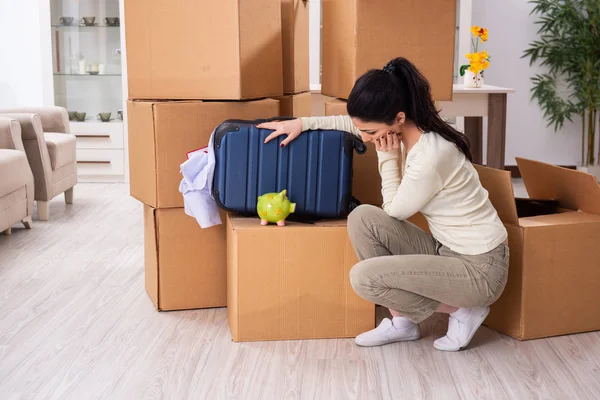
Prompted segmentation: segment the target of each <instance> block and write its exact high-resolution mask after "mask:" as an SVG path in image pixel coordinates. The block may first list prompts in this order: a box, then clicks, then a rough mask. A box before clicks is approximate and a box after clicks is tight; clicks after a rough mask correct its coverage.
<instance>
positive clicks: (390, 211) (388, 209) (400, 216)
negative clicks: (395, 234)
mask: <svg viewBox="0 0 600 400" xmlns="http://www.w3.org/2000/svg"><path fill="white" fill-rule="evenodd" d="M383 211H385V213H386V214H387V215H389V216H390V217H392V218H395V219H397V220H399V221H405V220H407V219H408V218H410V217H412V216H413V215H414V214H416V212H412V213H411V212H409V211H408V210H406V209H402V208H398V207H392V205H391V204H387V205H384V206H383Z"/></svg>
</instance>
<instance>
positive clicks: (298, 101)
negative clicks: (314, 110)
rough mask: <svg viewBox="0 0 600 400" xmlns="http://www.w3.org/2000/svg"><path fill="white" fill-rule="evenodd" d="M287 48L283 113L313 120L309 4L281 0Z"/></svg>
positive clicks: (280, 102)
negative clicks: (310, 78)
mask: <svg viewBox="0 0 600 400" xmlns="http://www.w3.org/2000/svg"><path fill="white" fill-rule="evenodd" d="M281 29H282V32H281V33H282V34H281V36H282V48H283V93H284V95H283V96H280V97H277V100H279V104H280V111H279V114H280V115H281V116H286V117H309V116H310V115H311V96H310V91H309V88H310V84H309V61H308V57H309V45H308V43H309V42H308V30H309V2H308V1H307V0H281Z"/></svg>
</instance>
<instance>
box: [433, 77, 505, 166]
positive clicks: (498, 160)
mask: <svg viewBox="0 0 600 400" xmlns="http://www.w3.org/2000/svg"><path fill="white" fill-rule="evenodd" d="M452 92H453V96H452V101H439V102H437V103H436V106H437V107H438V109H440V115H441V116H443V117H465V134H466V135H467V137H468V138H469V140H470V141H471V152H472V154H473V161H474V162H475V163H476V164H481V163H482V161H483V159H482V154H483V141H482V135H483V117H488V130H487V135H488V140H487V163H486V165H487V166H488V167H491V168H498V169H504V154H505V146H506V101H507V94H508V93H513V92H514V89H510V88H504V87H498V86H490V85H484V86H483V87H482V88H479V89H471V88H465V87H464V85H462V84H460V85H454V87H453V91H452Z"/></svg>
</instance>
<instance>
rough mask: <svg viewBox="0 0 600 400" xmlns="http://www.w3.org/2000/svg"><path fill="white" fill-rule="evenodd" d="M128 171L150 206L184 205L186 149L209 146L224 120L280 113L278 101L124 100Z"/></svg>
mask: <svg viewBox="0 0 600 400" xmlns="http://www.w3.org/2000/svg"><path fill="white" fill-rule="evenodd" d="M127 107H128V108H127V110H128V121H129V164H130V166H129V175H130V192H131V195H132V196H133V197H135V198H136V199H138V200H140V201H142V202H143V203H145V204H148V205H150V206H152V207H154V208H168V207H183V196H182V194H181V193H180V192H179V183H180V182H181V174H180V166H181V164H182V163H183V162H185V160H186V153H187V152H188V151H191V150H194V149H198V148H201V147H204V146H206V145H208V142H209V139H210V136H211V134H212V132H213V130H214V128H216V127H217V126H218V125H219V124H221V123H222V122H223V121H224V120H226V119H249V120H254V119H259V118H269V117H274V116H277V115H278V114H279V102H278V101H277V100H273V99H264V100H257V101H248V102H238V101H235V102H203V101H162V102H152V101H128V102H127Z"/></svg>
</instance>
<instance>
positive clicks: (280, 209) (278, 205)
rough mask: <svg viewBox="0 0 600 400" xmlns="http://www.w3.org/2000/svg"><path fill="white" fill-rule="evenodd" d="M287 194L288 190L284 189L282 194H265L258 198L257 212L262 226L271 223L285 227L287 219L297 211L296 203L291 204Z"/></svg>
mask: <svg viewBox="0 0 600 400" xmlns="http://www.w3.org/2000/svg"><path fill="white" fill-rule="evenodd" d="M286 194H287V190H285V189H284V190H282V191H281V192H280V193H265V194H263V195H262V196H258V203H257V204H256V211H257V213H258V216H259V217H260V224H261V225H267V224H268V223H269V222H273V223H276V224H277V225H278V226H284V225H285V219H286V218H287V217H288V215H290V214H291V213H293V212H294V210H295V209H296V203H292V202H290V200H289V199H288V198H287V195H286Z"/></svg>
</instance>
